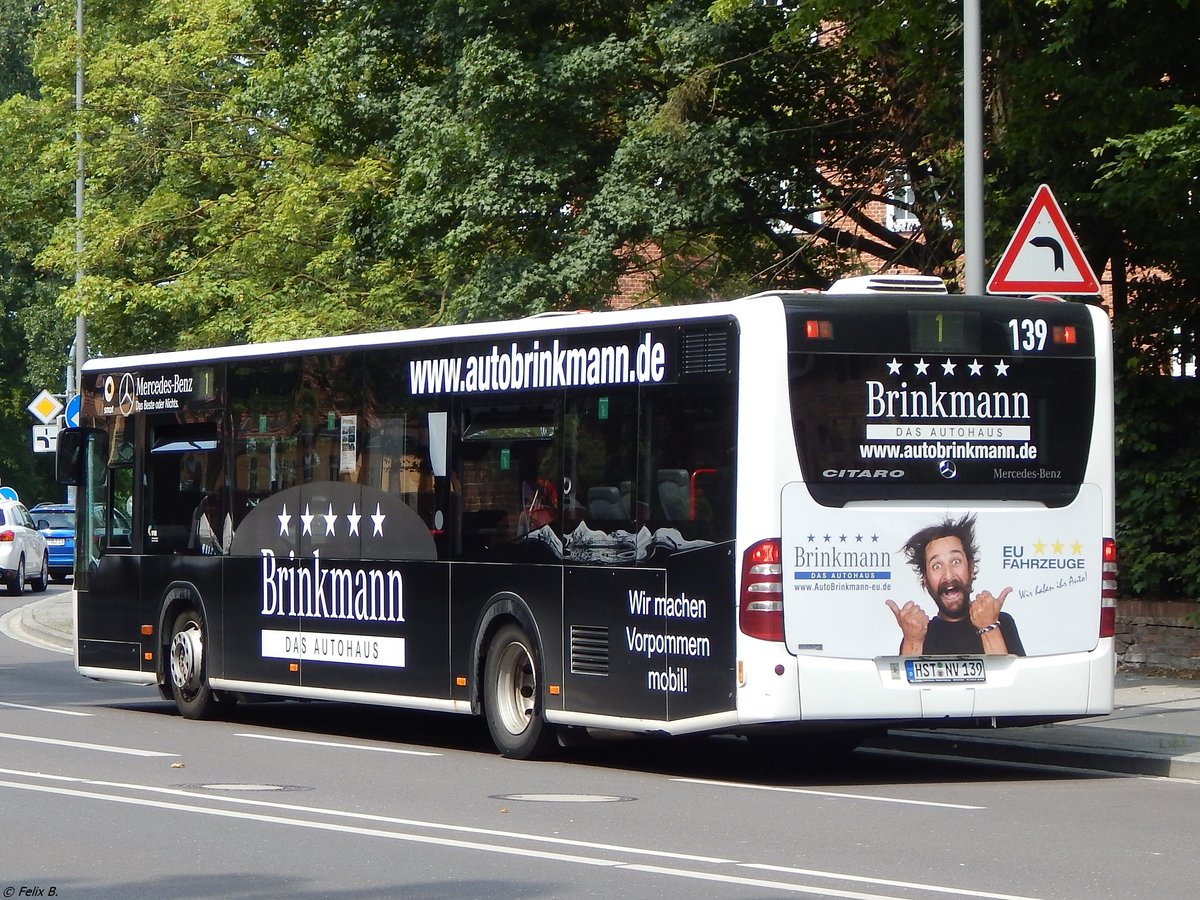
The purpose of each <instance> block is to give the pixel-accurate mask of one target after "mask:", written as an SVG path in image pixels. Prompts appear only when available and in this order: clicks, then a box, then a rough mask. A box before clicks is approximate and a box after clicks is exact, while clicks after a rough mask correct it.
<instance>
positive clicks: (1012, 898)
mask: <svg viewBox="0 0 1200 900" xmlns="http://www.w3.org/2000/svg"><path fill="white" fill-rule="evenodd" d="M738 865H740V866H743V867H744V868H747V869H763V870H764V871H767V872H784V873H787V874H788V875H807V876H809V877H810V878H836V879H837V880H839V881H865V882H869V883H871V884H878V885H882V886H884V887H899V888H913V889H915V890H919V891H933V892H934V893H938V894H954V895H955V896H959V897H985V898H987V900H1033V898H1030V897H1025V896H1022V895H1020V894H993V893H991V892H990V891H972V890H967V889H966V888H950V887H939V886H938V885H934V884H922V883H920V882H917V881H892V880H890V879H886V878H864V877H863V876H861V875H845V874H842V873H840V872H822V871H821V870H819V869H797V868H794V867H793V866H771V865H767V864H766V863H738Z"/></svg>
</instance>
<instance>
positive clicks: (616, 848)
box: [0, 769, 1035, 900]
mask: <svg viewBox="0 0 1200 900" xmlns="http://www.w3.org/2000/svg"><path fill="white" fill-rule="evenodd" d="M0 774H2V775H16V776H23V777H27V778H36V779H40V780H42V781H50V782H59V783H62V785H63V786H58V785H54V784H28V783H22V782H16V781H0V787H8V788H12V789H14V790H24V791H32V792H40V793H46V794H56V795H59V796H67V797H79V798H82V799H90V800H102V801H108V802H110V803H122V804H127V805H132V806H143V807H151V808H155V809H159V810H164V811H174V812H186V813H193V814H198V815H206V816H215V817H218V818H229V819H240V820H245V821H254V822H262V823H265V824H274V825H288V826H292V827H295V828H307V829H313V830H318V831H329V832H336V833H341V834H352V835H359V836H363V837H378V838H385V839H388V840H398V841H407V842H411V843H418V844H429V845H435V846H441V847H449V848H455V849H463V850H474V851H481V852H487V853H501V854H505V855H509V856H520V857H525V858H530V859H540V860H548V861H554V862H566V863H574V864H576V865H586V866H596V867H604V868H609V869H613V870H618V871H626V872H637V873H640V874H648V875H660V876H668V877H674V878H683V879H689V880H695V881H706V882H720V883H725V884H737V885H744V886H748V887H755V888H760V889H767V890H774V891H782V892H787V893H796V894H810V895H815V896H823V897H840V898H846V900H902V898H901V897H899V896H893V895H890V894H876V893H865V892H862V891H853V890H843V889H837V888H833V887H830V886H829V885H827V884H826V885H818V884H797V883H795V882H789V881H782V880H772V879H767V878H752V877H748V876H746V875H739V874H735V873H733V872H712V871H702V870H700V869H688V868H671V867H667V866H655V865H649V864H645V863H636V862H631V861H625V860H621V859H612V858H604V857H597V856H585V855H581V854H579V853H562V852H556V851H551V850H544V849H537V848H530V847H526V848H522V847H517V846H507V845H504V844H499V843H489V842H485V841H484V840H464V839H458V838H449V837H437V836H431V835H425V834H416V833H413V832H411V831H390V830H387V829H385V828H379V827H366V826H363V825H351V824H342V823H336V822H321V821H314V820H311V819H301V818H295V817H292V816H290V815H285V813H296V812H300V813H306V814H309V815H327V816H335V817H341V818H347V819H353V820H358V821H363V822H371V823H373V824H377V825H383V824H391V825H404V826H410V827H419V828H425V829H431V830H436V829H441V830H449V831H455V832H460V833H469V834H472V835H473V836H475V837H479V838H483V837H496V838H502V839H508V840H522V841H532V842H537V843H543V844H555V845H559V846H570V847H574V848H578V849H580V850H600V851H606V852H609V853H614V854H634V855H642V856H646V855H650V856H657V857H666V858H670V859H674V860H677V861H679V862H695V863H698V864H710V865H717V866H720V865H735V866H737V867H739V868H751V869H760V870H763V871H769V872H778V873H780V874H794V875H801V876H805V877H809V878H822V879H827V880H840V881H847V882H855V883H859V884H865V885H875V886H878V887H880V888H897V887H898V888H902V889H904V890H905V891H913V890H916V891H928V892H931V893H939V894H950V895H956V896H962V897H979V898H987V900H1035V898H1031V897H1026V896H1019V895H1013V894H998V893H989V892H984V891H975V890H967V889H961V888H953V887H946V886H944V885H935V884H923V883H920V882H901V881H892V880H888V879H877V878H870V877H867V876H862V875H851V874H848V873H838V872H825V871H820V870H814V869H794V868H788V867H785V866H772V865H767V864H757V863H746V862H738V861H736V860H729V859H721V858H714V857H700V856H689V855H687V854H680V853H671V852H667V851H662V850H653V849H650V848H643V847H623V846H620V845H612V844H598V843H591V842H586V841H572V840H567V839H565V838H552V837H546V836H543V835H535V834H524V833H520V832H504V831H496V830H492V829H485V828H472V827H469V826H463V825H450V824H447V823H441V822H423V821H420V820H413V819H399V818H393V817H389V816H376V815H369V814H364V813H355V812H349V811H346V810H336V809H323V808H319V807H316V808H314V807H306V806H300V805H296V804H287V803H273V802H270V801H266V800H250V799H246V798H241V797H226V796H218V797H209V796H208V795H205V794H200V793H196V792H192V791H186V790H181V789H178V788H162V787H155V786H152V785H137V784H122V783H120V782H105V781H96V780H91V779H83V778H73V777H69V776H61V775H46V774H42V773H38V772H24V771H20V770H14V769H0ZM66 784H71V785H78V787H68V786H66ZM85 786H86V787H87V788H96V789H99V788H119V789H124V790H134V791H143V792H149V793H153V794H163V795H168V796H173V797H178V798H180V799H184V798H187V799H203V800H205V801H208V802H219V803H223V804H227V805H241V806H253V807H259V808H264V809H266V810H271V811H272V812H270V813H268V812H262V813H258V812H249V811H241V810H237V809H228V808H220V807H218V806H198V805H195V804H192V803H183V802H172V801H167V800H162V799H156V798H144V797H130V796H122V795H118V794H110V793H103V792H102V791H100V790H89V789H84V787H85ZM904 896H905V897H909V898H911V895H910V894H905V895H904Z"/></svg>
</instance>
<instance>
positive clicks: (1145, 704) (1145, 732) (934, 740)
mask: <svg viewBox="0 0 1200 900" xmlns="http://www.w3.org/2000/svg"><path fill="white" fill-rule="evenodd" d="M73 596H74V595H73V594H71V593H65V594H59V595H56V596H54V597H48V598H46V599H44V600H35V601H34V602H32V603H28V604H26V605H24V606H21V607H18V608H17V609H14V610H12V611H10V612H8V613H7V614H5V615H4V616H3V617H2V618H0V632H3V633H4V634H7V635H9V636H10V637H13V638H16V639H17V640H20V641H24V642H26V643H29V644H34V645H36V646H40V647H44V648H45V649H48V650H54V651H55V652H58V653H66V654H70V653H72V652H73V645H72V629H73V621H72V608H71V603H72V597H73ZM867 746H868V747H879V748H889V749H896V750H912V751H917V752H921V753H940V754H945V755H947V756H955V757H968V758H971V759H988V760H1001V761H1007V762H1019V763H1023V764H1029V763H1034V764H1042V765H1047V766H1055V767H1064V766H1065V767H1072V768H1080V769H1094V770H1098V771H1103V772H1115V773H1121V774H1127V775H1154V776H1161V777H1165V778H1187V779H1196V780H1200V680H1195V681H1192V680H1189V679H1174V678H1157V677H1151V676H1148V675H1139V674H1137V673H1133V672H1118V673H1117V693H1116V709H1115V710H1114V711H1113V713H1112V714H1111V715H1109V716H1105V717H1103V718H1099V719H1084V720H1080V721H1078V722H1068V723H1064V724H1058V725H1037V726H1034V727H1030V728H1002V729H998V730H995V731H982V730H960V729H943V730H934V731H929V730H923V729H893V730H892V731H891V732H889V733H888V734H887V735H886V736H884V737H880V738H876V739H873V740H871V741H870V742H868V744H867Z"/></svg>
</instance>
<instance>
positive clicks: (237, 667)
mask: <svg viewBox="0 0 1200 900" xmlns="http://www.w3.org/2000/svg"><path fill="white" fill-rule="evenodd" d="M262 565H263V564H262V561H261V560H259V559H255V558H254V557H252V556H231V557H229V558H228V559H227V560H225V604H224V608H223V609H222V610H221V613H222V616H221V619H220V621H221V622H222V635H221V639H220V640H219V644H220V646H221V647H222V648H223V649H224V650H225V653H224V655H223V658H222V659H221V665H220V667H219V668H217V667H214V668H210V670H209V674H210V675H213V676H219V677H222V678H227V679H230V680H232V681H243V682H258V683H261V684H281V685H288V686H290V687H295V686H297V685H299V684H300V660H299V658H295V659H289V658H288V657H286V656H281V657H265V656H263V633H264V632H272V633H273V634H275V635H279V638H278V644H279V645H282V649H283V650H284V651H286V650H287V649H289V648H288V645H287V642H286V636H287V635H289V634H291V635H295V636H296V638H297V639H298V638H299V634H300V618H299V616H296V615H292V614H291V612H292V610H291V609H289V608H288V607H287V606H281V604H280V600H279V598H278V597H277V596H273V595H266V596H264V592H263V587H262V585H263V573H262ZM264 604H265V605H267V606H268V609H269V610H270V612H269V613H268V614H265V615H264V613H263V611H262V610H263V607H264ZM297 646H298V644H297ZM293 665H295V667H296V670H295V671H292V666H293Z"/></svg>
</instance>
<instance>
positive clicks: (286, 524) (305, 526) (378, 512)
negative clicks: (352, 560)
mask: <svg viewBox="0 0 1200 900" xmlns="http://www.w3.org/2000/svg"><path fill="white" fill-rule="evenodd" d="M275 518H276V519H278V520H279V536H280V537H291V536H292V519H293V518H295V516H293V515H292V514H291V513H290V512H288V508H287V504H286V503H285V504H284V507H283V512H281V513H280V514H279V515H277V516H276V517H275ZM299 518H300V534H301V535H302V536H303V535H312V534H313V522H314V521H316V520H317V519H321V520H323V527H324V533H321V534H318V535H317V536H318V537H337V536H338V534H340V533H341V532H339V530H338V520H339V519H345V520H346V530H345V536H346V537H354V536H356V535H360V532H359V523H360V522H361V521H362V519H363V516H362V514H361V513H359V511H358V504H357V503H352V504H350V512H348V513H346V514H345V515H338V514H337V513H336V512H334V509H333V503H330V504H329V507H328V509H327V511H326V512H323V513H314V512H312V510H311V507H310V506H309V504H307V503H306V504H304V512H302V513H300V516H299ZM370 519H371V534H372V536H374V537H382V536H383V523H384V522H385V521H386V520H387V513H385V512H384V511H383V508H382V507H381V506H380V504H378V503H376V504H375V512H374V513H373V514H372V515H371V516H370Z"/></svg>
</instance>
